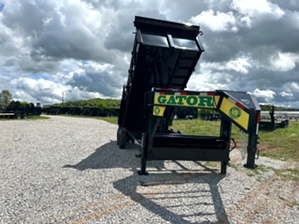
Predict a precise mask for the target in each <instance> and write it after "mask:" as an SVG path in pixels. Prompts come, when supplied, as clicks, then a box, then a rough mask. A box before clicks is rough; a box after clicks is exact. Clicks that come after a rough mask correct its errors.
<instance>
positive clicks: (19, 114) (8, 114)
mask: <svg viewBox="0 0 299 224" xmlns="http://www.w3.org/2000/svg"><path fill="white" fill-rule="evenodd" d="M0 117H1V118H16V119H27V118H28V113H27V112H26V111H2V112H0Z"/></svg>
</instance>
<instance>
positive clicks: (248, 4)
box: [231, 0, 284, 19]
mask: <svg viewBox="0 0 299 224" xmlns="http://www.w3.org/2000/svg"><path fill="white" fill-rule="evenodd" d="M231 7H232V8H233V9H236V10H238V11H239V12H240V13H242V14H244V15H247V16H249V17H257V16H260V15H264V14H268V15H271V17H273V18H276V19H279V18H280V17H281V16H283V15H284V12H283V11H282V10H281V9H280V8H279V7H278V6H277V5H275V4H272V3H271V2H269V1H267V0H233V1H232V3H231Z"/></svg>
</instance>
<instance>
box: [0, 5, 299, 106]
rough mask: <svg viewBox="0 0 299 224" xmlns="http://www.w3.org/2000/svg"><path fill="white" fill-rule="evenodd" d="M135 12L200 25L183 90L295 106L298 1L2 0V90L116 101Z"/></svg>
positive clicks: (46, 99)
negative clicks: (236, 93) (199, 46)
mask: <svg viewBox="0 0 299 224" xmlns="http://www.w3.org/2000/svg"><path fill="white" fill-rule="evenodd" d="M135 15H138V16H144V17H151V18H157V19H164V20H170V21H175V22H182V23H187V22H188V23H192V24H194V25H199V26H200V27H201V30H202V31H203V33H204V35H203V36H201V37H200V40H201V42H202V43H203V45H204V48H205V52H204V53H203V55H202V57H201V59H200V61H199V63H198V64H197V67H196V71H195V72H194V74H193V75H192V77H191V79H190V81H189V83H188V89H190V90H198V91H206V90H208V91H214V90H216V89H228V90H243V91H248V92H250V93H254V94H255V95H256V96H257V97H258V100H259V101H260V102H263V103H273V104H276V105H282V106H287V107H297V108H299V1H297V0H268V1H267V0H201V1H199V0H197V1H194V0H184V1H182V0H47V1H42V0H0V30H1V32H0V91H1V90H4V89H6V90H9V91H10V92H11V93H12V95H13V97H14V99H15V100H20V101H27V102H34V103H36V102H41V103H42V104H44V105H45V104H52V103H59V102H61V98H62V94H64V95H65V99H66V100H67V101H69V100H81V99H90V98H96V97H101V98H118V99H120V97H121V88H122V86H123V84H124V83H125V82H126V78H127V71H128V68H129V61H130V52H131V50H132V43H133V37H134V36H133V32H134V31H135V27H134V26H133V21H134V17H135Z"/></svg>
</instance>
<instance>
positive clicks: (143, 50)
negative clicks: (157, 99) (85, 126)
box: [118, 16, 204, 139]
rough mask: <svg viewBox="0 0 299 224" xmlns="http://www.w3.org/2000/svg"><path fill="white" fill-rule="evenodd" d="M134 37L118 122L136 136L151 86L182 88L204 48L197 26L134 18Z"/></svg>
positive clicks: (140, 133) (141, 126) (143, 120)
mask: <svg viewBox="0 0 299 224" xmlns="http://www.w3.org/2000/svg"><path fill="white" fill-rule="evenodd" d="M134 25H135V27H136V33H135V40H134V45H133V51H132V58H131V64H130V69H129V74H128V80H127V84H126V85H125V86H124V89H123V95H122V100H121V107H120V112H119V120H118V124H119V126H120V127H124V128H125V129H126V130H127V131H128V132H130V134H131V135H132V136H134V138H136V139H140V138H141V135H142V132H144V128H145V118H144V116H143V110H144V97H145V93H146V92H147V91H150V90H151V89H152V88H153V87H160V88H176V89H184V88H185V87H186V85H187V82H188V80H189V78H190V76H191V74H192V72H193V71H194V69H195V66H196V64H197V61H198V59H199V57H200V55H201V53H202V52H203V51H204V50H203V47H202V46H201V44H200V42H199V41H198V39H197V36H198V34H199V33H200V30H199V27H198V26H188V25H185V24H179V23H174V22H168V21H162V20H156V19H150V18H144V17H138V16H136V17H135V21H134Z"/></svg>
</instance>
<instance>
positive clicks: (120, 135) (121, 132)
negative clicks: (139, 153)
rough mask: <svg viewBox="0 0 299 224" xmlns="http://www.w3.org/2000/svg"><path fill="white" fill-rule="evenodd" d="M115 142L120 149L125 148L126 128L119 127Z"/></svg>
mask: <svg viewBox="0 0 299 224" xmlns="http://www.w3.org/2000/svg"><path fill="white" fill-rule="evenodd" d="M117 133H118V134H117V137H118V138H117V143H118V146H119V148H120V149H124V148H126V144H127V133H126V130H125V129H123V128H119V130H118V131H117Z"/></svg>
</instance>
